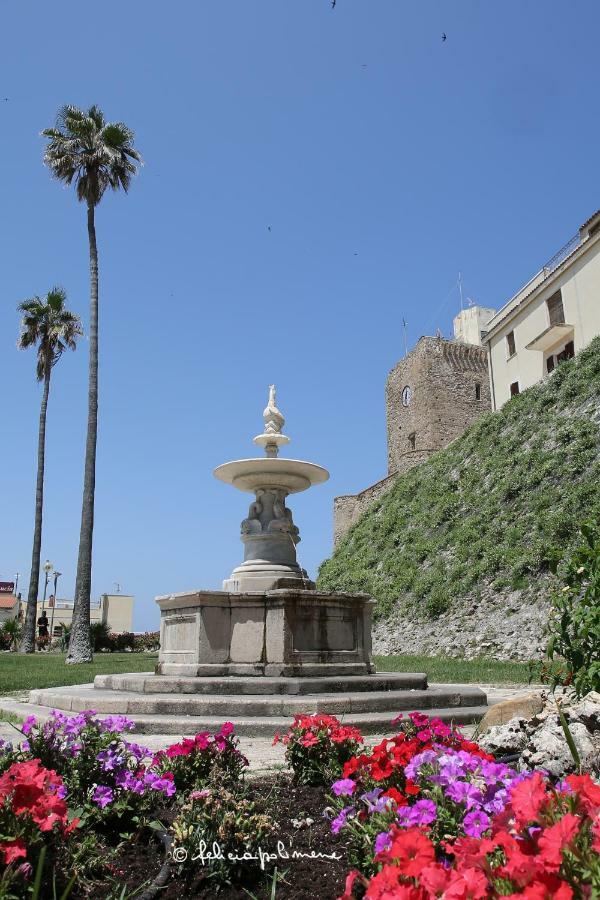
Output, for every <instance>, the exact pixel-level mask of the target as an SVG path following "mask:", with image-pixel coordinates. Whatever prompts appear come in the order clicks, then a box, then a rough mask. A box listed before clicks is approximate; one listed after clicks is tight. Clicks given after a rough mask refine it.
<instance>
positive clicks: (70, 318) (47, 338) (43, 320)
mask: <svg viewBox="0 0 600 900" xmlns="http://www.w3.org/2000/svg"><path fill="white" fill-rule="evenodd" d="M66 301H67V295H66V292H65V291H64V289H63V288H61V287H53V288H52V289H51V290H50V291H48V293H47V294H46V296H45V298H43V299H41V298H40V297H32V298H30V299H29V300H24V301H23V302H22V303H20V304H19V306H18V310H19V311H20V312H22V313H24V315H23V318H22V319H21V331H20V334H19V339H18V341H17V347H19V349H22V350H26V349H27V348H28V347H35V346H37V351H38V352H37V363H36V375H37V379H38V381H42V380H43V379H44V377H45V375H46V372H47V370H48V366H50V367H52V366H54V365H55V364H56V363H57V362H58V360H59V359H60V357H61V356H62V354H63V353H64V351H65V350H66V349H67V348H68V349H69V350H75V347H76V340H77V337H79V336H80V335H82V334H83V328H82V326H81V321H80V319H79V316H77V315H76V314H75V313H73V312H71V311H70V310H68V309H67V308H66Z"/></svg>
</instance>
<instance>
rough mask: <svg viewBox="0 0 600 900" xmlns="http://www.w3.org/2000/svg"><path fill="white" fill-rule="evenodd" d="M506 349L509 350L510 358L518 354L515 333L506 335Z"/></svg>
mask: <svg viewBox="0 0 600 900" xmlns="http://www.w3.org/2000/svg"><path fill="white" fill-rule="evenodd" d="M506 349H507V350H508V355H509V356H514V355H515V353H516V352H517V349H516V347H515V333H514V331H509V332H508V334H507V335H506Z"/></svg>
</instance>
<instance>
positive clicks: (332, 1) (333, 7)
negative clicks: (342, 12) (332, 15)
mask: <svg viewBox="0 0 600 900" xmlns="http://www.w3.org/2000/svg"><path fill="white" fill-rule="evenodd" d="M336 2H337V0H331V8H332V9H335V4H336Z"/></svg>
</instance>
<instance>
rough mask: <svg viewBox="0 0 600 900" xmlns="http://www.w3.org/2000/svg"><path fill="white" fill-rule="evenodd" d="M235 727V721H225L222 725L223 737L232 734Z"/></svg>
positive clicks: (221, 732)
mask: <svg viewBox="0 0 600 900" xmlns="http://www.w3.org/2000/svg"><path fill="white" fill-rule="evenodd" d="M233 729H234V725H233V722H225V723H224V724H223V725H221V729H220V734H222V735H223V737H227V735H228V734H231V732H232V731H233Z"/></svg>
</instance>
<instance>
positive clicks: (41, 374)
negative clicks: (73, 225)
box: [17, 287, 83, 653]
mask: <svg viewBox="0 0 600 900" xmlns="http://www.w3.org/2000/svg"><path fill="white" fill-rule="evenodd" d="M66 300H67V295H66V294H65V292H64V291H63V289H62V288H58V287H55V288H52V290H51V291H49V292H48V294H47V295H46V296H45V297H44V298H43V299H42V298H40V297H32V298H31V299H30V300H25V301H24V302H23V303H21V304H19V307H18V309H19V311H20V312H22V313H23V318H22V320H21V334H20V335H19V340H18V342H17V346H18V347H19V348H21V349H25V348H27V347H36V346H37V367H36V375H37V380H38V381H43V383H44V389H43V391H42V404H41V408H40V425H39V432H38V470H37V485H36V491H35V525H34V528H33V550H32V553H31V575H30V577H29V593H28V595H27V611H26V613H25V625H24V628H23V639H22V641H21V647H20V650H21V652H22V653H33V651H34V650H35V619H36V612H37V599H38V583H39V580H40V552H41V548H42V518H43V508H44V459H45V451H46V413H47V410H48V395H49V393H50V376H51V374H52V369H53V367H54V366H55V365H56V363H57V362H58V360H59V359H60V357H61V356H62V354H63V353H64V351H65V350H66V349H67V348H68V349H69V350H74V349H75V346H76V340H77V337H78V336H79V335H80V334H83V331H82V328H81V322H80V321H79V316H76V315H75V313H72V312H70V311H69V310H68V309H67V308H66V305H65V304H66Z"/></svg>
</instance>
